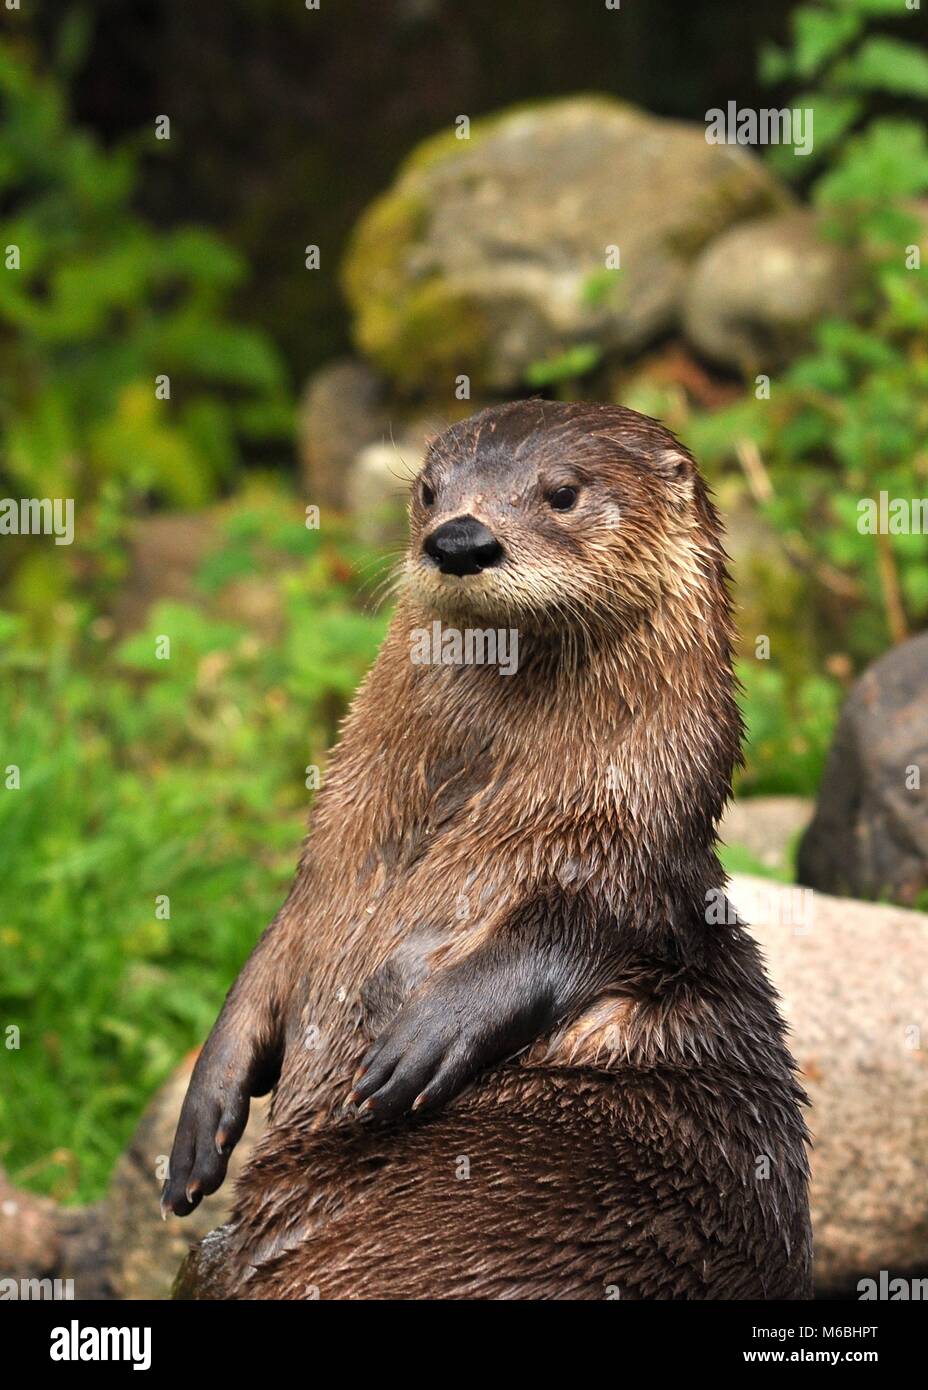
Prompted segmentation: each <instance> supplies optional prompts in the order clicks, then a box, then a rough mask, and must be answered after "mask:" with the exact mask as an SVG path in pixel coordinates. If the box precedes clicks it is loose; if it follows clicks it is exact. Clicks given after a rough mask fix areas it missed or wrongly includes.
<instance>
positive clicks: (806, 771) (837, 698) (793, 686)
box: [736, 661, 842, 796]
mask: <svg viewBox="0 0 928 1390" xmlns="http://www.w3.org/2000/svg"><path fill="white" fill-rule="evenodd" d="M738 676H739V678H740V680H741V683H742V685H743V687H744V697H743V699H742V707H743V710H744V715H745V723H746V726H747V736H746V739H745V767H744V770H743V771H742V772H741V773H740V775H739V777H738V779H737V787H736V790H737V792H738V794H739V795H745V796H748V795H773V794H786V795H795V796H814V795H815V792H816V791H817V789H818V784H819V781H820V779H821V775H822V770H823V768H824V765H825V757H826V755H827V753H828V746H829V744H830V742H831V735H832V732H833V729H834V724H835V720H836V718H837V715H838V709H839V708H840V704H841V699H842V691H841V689H840V687H839V686H838V685H837V683H836V682H835V681H833V680H830V679H829V678H828V677H826V676H806V677H804V678H803V679H801V680H799V681H793V680H792V679H791V678H790V676H789V675H788V674H787V673H785V672H784V671H782V670H780V669H779V668H778V667H777V666H776V665H774V663H773V662H771V661H742V662H739V663H738Z"/></svg>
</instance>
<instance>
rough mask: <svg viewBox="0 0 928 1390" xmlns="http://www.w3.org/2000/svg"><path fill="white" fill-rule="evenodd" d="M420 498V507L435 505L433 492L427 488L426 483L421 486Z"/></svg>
mask: <svg viewBox="0 0 928 1390" xmlns="http://www.w3.org/2000/svg"><path fill="white" fill-rule="evenodd" d="M421 497H422V505H423V507H434V505H435V493H434V492H433V491H432V489H431V488H430V487H429V485H428V483H423V484H422V492H421Z"/></svg>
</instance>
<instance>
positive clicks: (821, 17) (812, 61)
mask: <svg viewBox="0 0 928 1390" xmlns="http://www.w3.org/2000/svg"><path fill="white" fill-rule="evenodd" d="M862 27H863V18H862V16H861V15H859V14H855V13H854V11H853V10H839V11H833V10H832V11H829V10H822V9H818V8H817V7H816V8H813V7H812V6H807V5H803V6H802V7H801V8H800V9H798V10H795V11H794V13H793V38H794V57H795V68H796V72H797V73H798V75H799V76H800V77H811V76H812V75H813V74H814V73H816V72H818V70H819V68H821V67H822V66H823V64H824V63H826V62H827V61H828V59H829V58H833V57H834V56H835V54H836V53H839V52H840V51H841V49H842V48H844V47H845V46H846V45H847V44H849V43H850V41H851V40H852V39H854V38H856V37H857V35H858V34H859V33H860V31H861V29H862Z"/></svg>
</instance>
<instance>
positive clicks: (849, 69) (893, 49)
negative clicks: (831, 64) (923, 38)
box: [834, 35, 928, 98]
mask: <svg viewBox="0 0 928 1390" xmlns="http://www.w3.org/2000/svg"><path fill="white" fill-rule="evenodd" d="M834 80H835V81H836V82H837V83H839V84H840V85H842V86H846V87H852V88H858V89H862V90H865V91H882V92H892V93H893V94H894V95H896V96H907V97H921V98H925V97H928V54H926V53H923V52H922V51H921V50H920V49H918V48H916V47H915V45H914V44H911V43H906V42H904V41H903V40H902V39H893V38H887V37H886V36H884V35H875V36H874V37H873V38H870V39H866V40H865V41H864V43H862V44H861V45H860V48H858V50H857V52H856V53H855V54H854V55H853V57H850V58H846V59H844V60H843V61H842V62H841V63H840V64H839V65H838V66H837V67H836V69H835V71H834Z"/></svg>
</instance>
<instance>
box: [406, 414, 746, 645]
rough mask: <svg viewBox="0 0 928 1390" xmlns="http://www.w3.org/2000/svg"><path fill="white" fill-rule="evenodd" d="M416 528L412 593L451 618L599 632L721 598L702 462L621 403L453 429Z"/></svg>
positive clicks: (424, 483)
mask: <svg viewBox="0 0 928 1390" xmlns="http://www.w3.org/2000/svg"><path fill="white" fill-rule="evenodd" d="M410 531H411V538H410V548H409V552H408V556H407V561H406V576H407V582H408V585H409V587H410V589H411V590H412V593H413V594H414V596H415V597H416V599H417V600H418V601H419V603H420V604H422V605H423V606H424V607H425V608H427V609H428V610H430V611H432V612H433V613H435V614H436V615H438V616H440V617H443V618H449V619H452V618H453V619H468V618H472V619H475V620H480V621H481V622H484V623H486V622H495V623H513V622H515V623H517V624H520V625H522V626H524V627H526V628H528V629H529V630H536V631H545V630H549V631H556V630H558V629H561V628H563V627H564V626H565V625H568V626H570V627H571V628H572V629H573V630H577V629H578V628H579V630H581V631H584V630H585V631H587V632H589V633H593V632H596V631H600V632H601V631H602V630H603V628H607V629H612V630H621V629H622V628H624V627H627V626H628V624H629V623H631V622H634V621H640V619H641V618H643V617H644V616H645V615H646V614H647V613H648V612H650V611H653V610H654V609H656V608H657V607H658V606H660V605H661V604H662V603H664V602H673V601H677V606H679V604H680V603H681V602H682V603H683V604H684V605H686V604H687V602H689V603H690V605H693V604H700V605H701V607H702V611H704V606H705V601H706V597H707V586H708V588H709V590H711V591H712V593H713V594H714V595H716V596H718V595H719V594H720V593H721V592H722V574H723V563H724V557H723V555H722V552H721V547H720V545H719V540H718V519H717V517H716V514H715V511H714V509H713V507H712V504H711V503H710V502H709V500H708V497H707V495H706V490H705V487H704V485H703V483H702V480H701V479H700V477H699V474H698V472H697V470H696V466H695V464H694V462H693V460H692V458H691V457H690V455H689V454H688V453H687V452H686V450H685V449H684V448H683V447H682V446H681V445H680V444H679V443H678V442H677V440H676V439H675V438H674V437H673V435H672V434H670V432H669V431H668V430H666V429H664V427H663V426H662V425H660V424H658V422H657V421H656V420H651V419H649V418H648V417H647V416H644V415H639V414H637V413H636V412H635V411H633V410H626V409H624V408H622V407H620V406H608V405H589V404H582V403H580V404H563V403H558V402H550V401H538V400H534V401H519V402H516V403H514V404H512V405H505V406H498V407H492V408H491V409H489V410H485V411H482V412H481V413H480V414H479V415H475V416H472V417H471V418H470V419H468V420H465V421H463V422H462V423H460V424H457V425H455V426H453V427H452V428H451V429H449V430H446V431H445V432H444V433H443V434H441V435H439V436H438V437H437V438H435V439H434V440H433V441H432V443H431V445H430V447H429V450H428V455H427V457H426V461H425V464H424V465H423V468H422V471H421V472H420V474H419V476H418V477H417V479H416V481H415V483H414V484H413V489H412V499H411V504H410ZM723 601H724V600H723Z"/></svg>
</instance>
